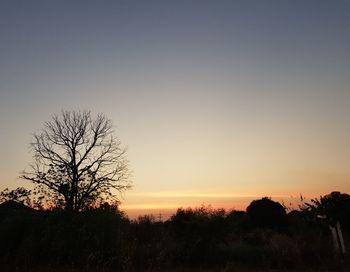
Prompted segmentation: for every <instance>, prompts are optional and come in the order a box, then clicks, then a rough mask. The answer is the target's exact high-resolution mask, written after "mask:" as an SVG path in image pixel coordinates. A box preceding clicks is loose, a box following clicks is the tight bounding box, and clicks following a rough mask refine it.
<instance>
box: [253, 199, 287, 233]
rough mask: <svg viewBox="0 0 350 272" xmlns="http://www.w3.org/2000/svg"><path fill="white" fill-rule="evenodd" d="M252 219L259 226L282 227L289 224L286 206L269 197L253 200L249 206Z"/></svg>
mask: <svg viewBox="0 0 350 272" xmlns="http://www.w3.org/2000/svg"><path fill="white" fill-rule="evenodd" d="M247 215H248V218H249V219H250V221H251V222H252V223H253V224H254V225H255V226H257V227H261V228H271V229H282V228H283V227H285V226H286V224H287V214H286V211H285V208H284V207H283V206H282V205H281V204H280V203H278V202H275V201H273V200H271V199H270V198H268V197H264V198H262V199H258V200H253V201H252V202H251V203H250V205H249V206H248V207H247Z"/></svg>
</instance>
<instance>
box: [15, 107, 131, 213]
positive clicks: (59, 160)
mask: <svg viewBox="0 0 350 272" xmlns="http://www.w3.org/2000/svg"><path fill="white" fill-rule="evenodd" d="M31 147H32V150H33V152H34V156H33V160H34V162H33V164H32V165H31V170H30V171H25V172H23V174H22V176H21V177H22V178H23V179H25V180H29V181H31V182H33V183H34V184H35V185H36V188H35V193H36V195H37V204H38V205H40V204H44V205H46V206H53V207H63V208H65V209H66V210H68V211H79V210H81V209H86V208H89V207H92V206H94V205H97V204H98V203H103V202H104V201H105V200H106V199H109V200H110V201H112V200H115V201H116V200H117V199H116V197H115V192H113V190H116V191H123V190H125V189H128V188H129V187H130V183H129V179H128V178H129V171H128V163H127V160H126V158H125V152H126V150H125V148H123V147H122V146H121V142H120V141H119V139H118V138H116V137H115V136H114V134H113V126H112V122H111V120H109V119H107V118H106V117H105V116H104V115H103V114H98V115H97V116H96V117H93V116H92V115H91V113H90V112H89V111H62V112H61V114H58V115H54V116H53V117H52V120H51V121H48V122H46V123H45V126H44V128H43V129H42V131H41V132H40V133H36V134H34V140H33V142H32V143H31ZM42 202H44V203H42Z"/></svg>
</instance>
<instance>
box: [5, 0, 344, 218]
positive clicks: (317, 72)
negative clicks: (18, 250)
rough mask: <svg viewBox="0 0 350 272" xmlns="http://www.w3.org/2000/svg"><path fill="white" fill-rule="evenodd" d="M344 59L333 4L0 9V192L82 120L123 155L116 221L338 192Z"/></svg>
mask: <svg viewBox="0 0 350 272" xmlns="http://www.w3.org/2000/svg"><path fill="white" fill-rule="evenodd" d="M349 50H350V1H346V0H338V1H337V0H329V1H322V0H299V1H298V0H290V1H284V0H275V1H269V0H265V1H261V0H257V1H249V0H241V1H234V0H232V1H225V0H221V1H217V0H216V1H214V0H212V1H205V0H198V1H191V0H183V1H182V0H176V1H175V0H173V1H167V0H160V1H151V0H147V1H146V0H142V1H141V0H140V1H132V0H130V1H127V0H124V1H87V0H84V1H63V0H60V1H47V0H46V1H40V0H35V1H24V0H23V1H16V0H9V1H4V0H3V1H1V2H0V125H1V141H0V189H3V188H5V187H16V186H23V185H26V184H27V182H26V181H21V180H19V179H18V176H19V173H20V172H21V171H22V170H24V169H25V168H26V167H27V165H28V163H30V161H31V153H30V151H29V148H28V145H29V142H30V141H31V134H32V133H33V132H35V131H37V130H39V129H40V128H41V127H42V125H43V123H44V122H45V121H47V120H49V119H50V118H51V117H50V116H51V115H52V114H55V113H58V112H60V111H61V110H62V109H68V110H69V109H88V110H91V111H92V112H93V113H98V112H102V113H105V114H106V115H107V116H108V117H109V118H110V119H112V120H113V122H114V124H115V125H116V134H117V135H118V136H119V137H120V139H121V141H122V142H123V143H124V144H125V145H126V146H128V148H129V150H128V158H129V160H130V168H131V169H132V171H133V178H132V180H133V183H134V188H133V189H132V190H131V191H128V192H126V193H124V194H123V198H122V200H123V202H124V204H123V205H124V206H123V207H124V208H125V209H127V210H134V212H135V211H136V210H137V211H139V210H140V209H149V210H157V209H174V208H175V207H179V206H195V205H200V204H202V203H204V204H209V203H211V204H213V206H214V207H220V206H222V207H226V208H234V207H236V208H244V206H245V205H246V204H247V203H249V201H250V200H251V199H253V198H256V197H261V196H265V195H267V196H272V197H275V198H283V197H288V196H298V195H299V193H302V194H304V195H306V196H311V197H312V196H319V195H320V194H326V193H329V192H331V191H334V190H339V191H342V192H347V193H350V118H349V117H350V89H349V86H350V84H349V83H350V51H349ZM248 200H249V201H248Z"/></svg>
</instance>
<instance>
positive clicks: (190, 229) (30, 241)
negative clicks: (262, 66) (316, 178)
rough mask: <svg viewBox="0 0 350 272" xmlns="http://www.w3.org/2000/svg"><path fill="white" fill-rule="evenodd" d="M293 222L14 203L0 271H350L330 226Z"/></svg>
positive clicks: (3, 210)
mask: <svg viewBox="0 0 350 272" xmlns="http://www.w3.org/2000/svg"><path fill="white" fill-rule="evenodd" d="M258 201H261V200H258ZM269 201H270V200H269ZM254 203H256V202H254ZM258 203H259V202H258ZM269 203H270V202H269ZM286 217H287V219H288V222H289V223H288V226H287V225H283V226H284V227H285V229H284V231H282V232H281V231H280V230H279V229H278V228H277V229H276V228H275V224H276V223H274V224H273V225H272V226H271V225H268V227H267V226H264V227H263V228H261V227H256V226H255V225H252V222H251V218H250V217H249V211H248V212H247V213H245V212H242V211H230V212H225V211H224V210H222V209H211V208H210V207H204V206H203V207H200V208H195V209H191V208H187V209H182V208H181V209H178V211H177V212H176V213H175V214H174V215H173V216H172V217H171V218H170V219H169V220H167V221H159V220H157V219H156V218H155V217H153V216H151V215H149V216H141V217H139V218H138V219H136V220H129V219H128V218H127V217H126V216H125V215H124V214H123V213H122V212H120V211H119V210H118V209H117V207H116V206H112V205H109V204H106V203H105V204H102V205H100V206H99V207H96V208H90V209H86V210H84V211H81V212H73V213H68V212H66V211H64V210H51V211H44V210H33V209H31V208H29V207H27V206H25V205H24V204H21V203H19V202H14V201H7V202H4V203H2V204H0V241H1V243H0V265H1V268H8V271H15V270H16V271H169V270H171V269H175V270H174V271H178V270H176V269H179V271H183V269H184V268H190V269H204V268H205V269H215V270H217V271H236V270H238V271H241V270H243V271H245V270H252V271H255V270H258V271H261V270H264V269H266V270H269V269H279V270H284V269H297V270H305V269H306V270H309V269H328V270H331V269H333V270H337V271H348V270H347V269H349V263H348V261H347V260H346V259H345V260H344V259H342V257H341V256H339V255H337V254H336V252H335V251H334V250H333V245H332V240H331V236H330V233H329V229H328V226H327V224H326V223H325V222H324V221H322V220H318V219H317V218H312V217H311V216H310V213H309V211H294V212H291V213H289V214H288V215H286ZM344 236H345V238H346V242H347V245H348V242H349V240H348V233H346V232H345V233H344ZM237 267H238V268H239V269H237ZM241 268H242V269H241ZM55 269H57V270H55ZM2 271H5V270H4V269H3V270H2Z"/></svg>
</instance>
